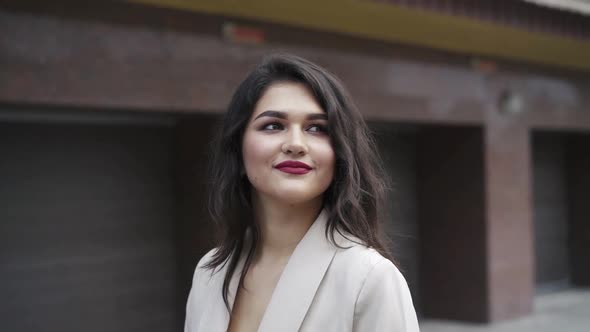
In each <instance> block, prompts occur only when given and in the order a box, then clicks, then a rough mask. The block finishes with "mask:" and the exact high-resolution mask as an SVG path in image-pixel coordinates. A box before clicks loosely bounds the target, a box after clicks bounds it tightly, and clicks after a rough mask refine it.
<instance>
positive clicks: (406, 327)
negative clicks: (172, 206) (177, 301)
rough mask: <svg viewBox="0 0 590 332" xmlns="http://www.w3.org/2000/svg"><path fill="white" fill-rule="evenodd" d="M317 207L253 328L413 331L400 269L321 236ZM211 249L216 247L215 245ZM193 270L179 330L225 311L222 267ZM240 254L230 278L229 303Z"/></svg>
mask: <svg viewBox="0 0 590 332" xmlns="http://www.w3.org/2000/svg"><path fill="white" fill-rule="evenodd" d="M326 217H327V215H326V213H325V211H322V213H320V215H319V216H318V218H317V219H316V221H315V222H314V223H313V225H312V226H311V227H310V229H309V230H308V231H307V233H306V234H305V236H304V237H303V239H302V240H301V242H300V243H299V244H298V245H297V247H296V248H295V251H294V252H293V254H292V256H291V258H290V259H289V261H288V263H287V265H286V266H285V269H284V270H283V273H282V275H281V277H280V279H279V281H278V283H277V285H276V288H275V290H274V292H273V295H272V297H271V299H270V302H269V304H268V307H267V309H266V311H265V313H264V316H263V318H262V321H261V323H260V327H259V328H258V331H259V332H295V331H314V332H347V331H351V332H352V331H358V332H372V331H391V332H418V331H419V329H418V322H417V319H416V313H415V311H414V306H413V304H412V298H411V297H410V292H409V290H408V286H407V284H406V281H405V279H404V277H403V276H402V274H401V273H400V272H399V270H398V269H397V268H396V267H395V265H393V263H391V261H389V260H387V259H385V258H383V256H381V255H380V254H379V253H377V252H376V251H375V250H373V249H369V248H367V247H365V246H362V245H359V244H356V243H354V242H351V241H349V240H347V239H345V238H344V237H342V236H340V235H337V236H335V237H336V241H337V243H338V244H340V245H341V246H345V247H347V248H346V249H341V248H338V247H336V246H334V245H333V244H332V243H330V241H328V240H327V239H326V237H325V233H324V231H325V227H326V220H327V218H326ZM214 250H215V249H214ZM214 250H212V251H210V252H209V253H208V254H207V255H205V256H204V257H203V258H202V259H201V261H200V262H199V264H198V265H197V268H196V269H195V274H194V278H193V285H192V289H191V291H190V294H189V297H188V301H187V306H186V321H185V328H184V330H185V332H224V331H227V328H228V324H229V318H230V317H229V313H228V311H227V309H226V307H225V304H224V302H223V299H222V296H221V288H222V284H223V277H224V275H225V271H226V270H225V269H226V267H225V266H224V267H222V268H220V269H216V271H215V272H213V271H211V270H205V269H203V268H202V266H203V265H204V264H206V263H207V262H208V261H209V260H210V259H211V256H212V254H213V252H214ZM243 264H244V259H243V257H242V259H241V260H240V262H239V263H238V266H237V269H236V273H234V276H233V278H232V279H231V282H230V287H229V294H228V295H229V302H230V305H232V306H233V301H234V298H235V294H236V290H237V286H238V281H239V275H240V272H241V270H242V268H243Z"/></svg>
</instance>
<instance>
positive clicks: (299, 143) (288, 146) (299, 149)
mask: <svg viewBox="0 0 590 332" xmlns="http://www.w3.org/2000/svg"><path fill="white" fill-rule="evenodd" d="M282 150H283V153H285V154H289V155H296V156H304V155H306V154H307V152H308V151H309V149H308V147H307V144H306V142H305V137H304V136H303V133H302V132H301V131H300V130H298V129H297V130H295V129H294V130H291V132H290V133H289V134H288V135H287V137H286V139H285V142H284V143H283V146H282Z"/></svg>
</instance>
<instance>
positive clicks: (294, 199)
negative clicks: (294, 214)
mask: <svg viewBox="0 0 590 332" xmlns="http://www.w3.org/2000/svg"><path fill="white" fill-rule="evenodd" d="M321 195H322V193H321V192H319V193H310V192H300V191H291V190H290V191H281V192H278V193H276V194H275V195H274V196H275V198H276V199H277V200H279V201H282V202H284V203H287V204H291V205H298V204H302V203H307V202H311V201H313V200H315V199H318V197H321Z"/></svg>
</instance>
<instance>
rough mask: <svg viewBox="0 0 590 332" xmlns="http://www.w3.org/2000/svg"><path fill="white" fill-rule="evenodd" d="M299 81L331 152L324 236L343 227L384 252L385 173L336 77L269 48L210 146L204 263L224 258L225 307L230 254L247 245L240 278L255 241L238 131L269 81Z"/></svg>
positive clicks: (234, 258)
mask: <svg viewBox="0 0 590 332" xmlns="http://www.w3.org/2000/svg"><path fill="white" fill-rule="evenodd" d="M285 81H288V82H297V83H302V84H304V85H305V86H307V88H309V90H310V91H311V92H312V94H313V96H314V97H315V98H316V100H317V102H318V103H319V105H320V106H321V107H322V109H323V110H324V111H325V112H326V114H327V115H328V134H329V135H330V140H331V143H332V147H333V149H334V152H335V155H336V161H335V169H334V179H333V181H332V183H331V184H330V186H329V187H328V189H327V190H326V192H325V193H324V206H323V208H324V209H326V211H327V212H328V221H327V226H328V227H327V229H326V236H327V237H328V238H329V240H330V241H332V242H333V243H335V242H334V234H335V232H339V233H340V234H343V235H345V236H346V235H347V234H350V235H352V236H354V237H356V238H358V239H360V241H362V242H363V244H364V245H366V246H368V247H372V248H374V249H375V250H377V251H378V252H379V253H380V254H382V255H383V256H385V257H387V258H389V259H392V258H391V256H390V254H389V253H388V251H387V249H386V246H385V245H384V244H383V242H382V240H381V238H380V234H381V233H380V231H379V220H378V219H379V216H380V211H381V209H382V205H381V204H383V203H384V199H385V194H386V190H387V188H388V185H387V177H386V175H385V172H384V171H383V168H382V164H381V160H380V158H379V155H378V153H377V150H376V147H375V142H374V140H373V138H372V137H371V135H370V133H369V130H368V127H367V125H366V123H365V121H364V120H363V118H362V116H361V113H360V112H359V111H358V109H357V108H356V106H355V105H354V103H353V101H352V99H351V98H350V96H349V94H348V92H347V91H346V89H345V88H344V87H343V86H342V84H341V83H340V81H339V80H338V79H337V78H336V77H335V76H334V75H332V74H331V73H329V72H328V71H327V70H325V69H324V68H322V67H320V66H318V65H316V64H314V63H312V62H310V61H308V60H305V59H303V58H300V57H297V56H293V55H284V54H278V55H271V56H268V57H266V58H265V59H264V60H263V61H262V63H261V64H260V65H258V66H257V67H256V68H255V69H254V70H253V71H252V72H251V73H250V74H249V75H248V76H247V77H246V79H245V80H244V81H242V83H241V84H240V85H239V86H238V88H237V90H236V91H235V93H234V95H233V97H232V99H231V102H230V104H229V106H228V109H227V112H226V113H225V117H224V119H223V124H222V128H221V130H220V132H219V135H218V137H217V140H216V142H215V144H214V145H213V146H214V149H215V150H214V154H213V159H212V163H211V167H210V169H211V173H210V179H211V182H210V185H211V187H210V200H209V210H210V213H211V215H212V217H213V219H214V220H215V221H216V222H217V224H218V225H219V226H220V227H221V230H222V233H221V235H222V237H221V241H220V243H219V245H218V247H217V250H216V251H215V253H214V255H213V257H212V259H211V261H209V262H207V264H206V265H205V267H206V268H210V269H215V268H217V267H219V266H223V265H224V264H228V268H227V272H226V275H225V279H224V282H223V290H222V296H223V300H224V302H225V304H226V306H227V308H228V310H231V309H230V306H229V301H228V289H229V282H230V280H231V277H232V275H233V273H234V271H235V269H236V266H237V264H238V260H239V258H240V256H241V255H242V253H243V250H246V248H245V247H246V246H245V244H244V241H245V239H244V238H245V234H246V231H247V230H248V229H250V233H251V236H250V238H251V243H252V245H250V246H248V248H247V250H248V252H247V253H246V254H247V256H246V260H245V264H244V268H243V270H242V274H241V276H240V283H239V284H240V285H242V282H243V278H244V275H245V274H246V272H247V271H248V268H249V267H250V264H251V262H252V259H253V256H254V252H255V249H256V248H257V245H258V243H259V240H260V231H259V228H258V225H257V224H256V222H255V220H254V219H253V211H252V205H251V200H250V193H251V190H252V188H251V184H250V183H249V181H248V179H247V177H246V176H245V175H244V165H243V160H242V138H243V135H244V130H245V128H246V125H247V124H248V121H249V119H250V117H251V115H252V112H253V111H254V108H255V106H256V103H257V102H258V100H259V99H260V98H261V97H262V95H263V93H264V92H265V91H266V89H267V88H268V87H269V86H271V85H272V84H273V83H277V82H285Z"/></svg>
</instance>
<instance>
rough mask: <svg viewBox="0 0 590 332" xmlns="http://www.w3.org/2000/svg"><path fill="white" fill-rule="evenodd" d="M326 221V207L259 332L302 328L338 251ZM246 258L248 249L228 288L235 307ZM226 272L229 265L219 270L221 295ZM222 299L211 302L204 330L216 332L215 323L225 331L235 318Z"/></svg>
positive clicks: (285, 276) (297, 252) (287, 271)
mask: <svg viewBox="0 0 590 332" xmlns="http://www.w3.org/2000/svg"><path fill="white" fill-rule="evenodd" d="M326 223H327V213H326V211H325V210H322V212H321V213H320V214H319V215H318V217H317V218H316V220H315V221H314V223H313V224H312V225H311V227H310V228H309V230H308V231H307V232H306V234H305V235H304V236H303V238H302V239H301V241H300V242H299V244H297V246H296V247H295V250H294V251H293V253H292V254H291V257H290V258H289V260H288V261H287V264H286V265H285V267H284V268H283V271H282V272H281V275H280V277H279V280H278V281H277V284H276V286H275V288H274V290H273V293H272V295H271V297H270V300H269V302H268V304H267V306H266V308H265V310H264V313H263V315H262V318H261V321H260V325H259V326H258V330H257V332H274V331H282V332H296V331H298V330H299V328H300V327H301V324H302V323H303V319H304V318H305V315H306V313H307V311H308V309H309V307H310V305H311V303H312V301H313V298H314V296H315V293H316V291H317V289H318V287H319V285H320V283H321V281H322V279H323V277H324V275H325V273H326V271H327V269H328V267H329V266H330V264H331V262H332V259H333V258H334V255H335V254H336V251H337V247H336V246H334V245H333V244H332V243H330V241H329V240H328V239H327V238H326V232H325V230H326ZM245 248H247V247H246V246H245ZM245 260H246V251H245V250H244V251H243V253H242V255H241V257H240V259H239V260H238V264H237V265H236V269H235V271H234V274H233V275H232V277H231V279H230V284H229V287H228V302H229V305H230V308H232V309H233V307H234V303H235V298H236V295H237V289H238V284H239V280H240V275H241V273H242V270H243V268H244V263H245ZM226 271H227V266H225V267H224V268H223V269H222V270H221V271H219V272H221V274H220V277H219V280H218V282H217V283H216V285H217V286H216V288H217V287H219V294H221V287H222V285H223V276H224V275H225V272H226ZM220 298H221V296H219V298H217V301H216V303H217V304H215V305H211V306H210V307H209V308H208V309H207V310H206V312H205V313H204V315H203V320H201V323H200V326H201V327H203V329H202V330H203V331H205V330H206V331H214V330H215V329H213V328H212V326H219V327H220V328H222V329H220V330H221V331H227V330H228V328H229V323H230V319H231V317H230V315H229V312H227V308H226V307H225V304H223V299H220ZM221 310H223V312H219V311H221ZM199 331H200V330H199Z"/></svg>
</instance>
